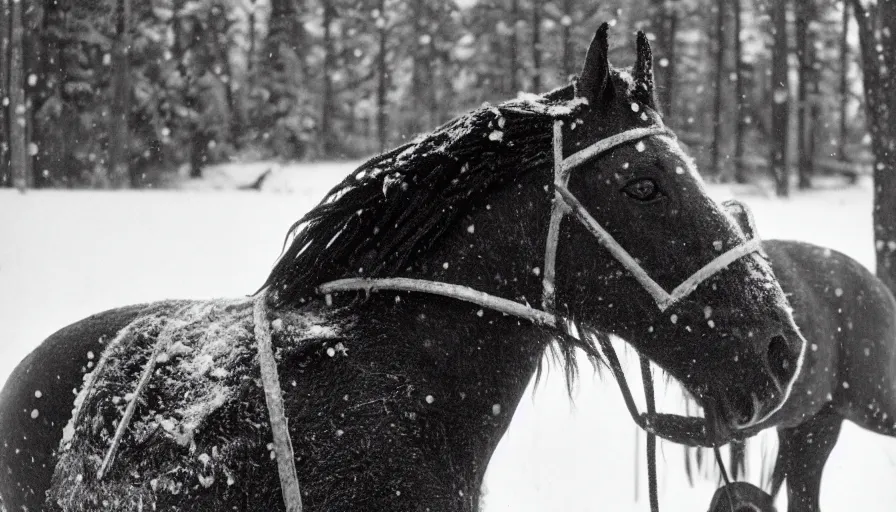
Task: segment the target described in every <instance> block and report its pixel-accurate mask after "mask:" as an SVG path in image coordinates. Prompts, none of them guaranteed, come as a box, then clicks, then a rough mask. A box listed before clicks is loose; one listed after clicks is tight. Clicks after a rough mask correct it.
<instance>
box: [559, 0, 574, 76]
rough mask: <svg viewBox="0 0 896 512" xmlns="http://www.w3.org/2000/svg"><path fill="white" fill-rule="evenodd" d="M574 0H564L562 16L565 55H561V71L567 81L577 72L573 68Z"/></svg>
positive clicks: (561, 31) (561, 29) (561, 33)
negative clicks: (572, 28) (572, 27)
mask: <svg viewBox="0 0 896 512" xmlns="http://www.w3.org/2000/svg"><path fill="white" fill-rule="evenodd" d="M571 26H572V0H563V15H562V17H561V18H560V38H561V39H562V41H561V46H562V48H563V56H562V57H561V64H560V72H561V73H562V74H563V77H562V78H563V80H564V81H566V80H568V79H569V77H570V76H571V75H572V74H573V73H575V70H574V69H573V66H574V64H573V55H572V30H570V27H571Z"/></svg>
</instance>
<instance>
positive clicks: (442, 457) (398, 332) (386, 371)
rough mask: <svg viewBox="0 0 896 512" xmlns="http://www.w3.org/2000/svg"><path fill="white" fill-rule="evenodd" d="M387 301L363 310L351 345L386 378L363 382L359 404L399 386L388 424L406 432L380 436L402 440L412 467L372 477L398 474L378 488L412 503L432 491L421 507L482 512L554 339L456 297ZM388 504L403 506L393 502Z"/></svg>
mask: <svg viewBox="0 0 896 512" xmlns="http://www.w3.org/2000/svg"><path fill="white" fill-rule="evenodd" d="M381 295H382V296H380V297H377V298H376V299H375V300H373V301H370V302H368V303H366V304H364V305H361V306H358V307H357V308H353V309H354V311H353V315H352V316H353V320H352V323H353V329H352V335H351V339H349V340H347V341H346V342H345V343H346V345H347V346H348V347H349V355H348V358H356V359H357V360H360V361H363V364H364V365H365V367H366V368H368V369H373V368H376V369H377V370H376V371H377V373H379V374H380V375H383V377H382V378H381V379H378V380H379V382H377V383H371V381H370V376H369V374H366V375H363V376H361V378H360V379H359V382H357V384H358V385H361V386H363V387H364V388H365V389H364V392H362V394H361V396H358V398H357V399H356V400H350V401H353V402H354V401H357V402H358V403H365V402H367V401H369V400H371V399H375V398H379V397H370V396H367V395H369V394H370V389H380V390H382V388H383V387H384V386H385V387H387V388H389V389H390V390H391V396H392V397H393V398H392V400H393V402H392V403H391V404H390V405H389V406H387V407H385V408H384V409H383V414H384V415H386V416H388V421H385V419H386V418H384V419H383V420H384V421H382V422H380V424H381V425H385V424H391V425H398V427H396V428H392V429H383V431H381V432H380V433H379V434H380V435H383V436H385V437H387V438H390V437H394V438H395V443H394V444H392V446H395V445H400V446H403V447H404V450H405V451H404V452H403V453H401V454H393V456H396V455H397V456H398V457H399V458H401V459H403V460H404V461H405V462H404V463H402V464H400V465H398V466H397V467H395V468H390V470H389V471H384V472H382V473H380V472H378V471H374V472H371V474H388V475H390V476H389V478H390V481H389V482H378V483H377V485H387V486H395V485H401V486H402V488H401V493H402V494H401V496H403V497H404V498H405V499H413V496H414V493H421V492H424V490H427V489H428V490H427V491H425V494H426V495H421V496H420V500H421V501H420V503H433V502H434V501H435V502H439V501H440V500H439V499H434V496H441V497H443V498H444V499H445V500H447V501H448V502H450V503H451V505H450V507H448V508H450V509H452V510H476V509H477V507H478V496H479V488H480V486H481V483H482V479H483V477H484V475H485V470H486V467H487V465H488V462H489V459H490V458H491V456H492V453H493V452H494V450H495V448H496V447H497V445H498V442H499V441H500V439H501V437H502V436H503V434H504V432H505V431H506V430H507V427H508V426H509V424H510V421H511V418H512V416H513V413H514V411H515V410H516V407H517V405H518V404H519V401H520V399H521V398H522V396H523V394H524V393H525V390H526V388H527V385H528V384H529V381H530V379H531V377H532V375H533V373H534V372H535V369H536V367H537V365H538V362H539V360H540V358H541V356H542V354H543V351H544V348H545V346H546V344H547V343H548V342H549V340H550V333H549V332H547V331H545V330H543V329H541V328H538V327H535V326H533V325H532V324H531V323H529V322H528V321H526V320H520V319H516V318H512V317H507V316H504V315H502V314H501V313H496V312H492V311H488V310H483V309H481V308H479V307H478V306H475V305H472V304H467V303H464V302H460V301H456V300H454V299H446V298H441V297H435V296H420V295H417V296H414V295H408V294H401V295H400V297H401V298H400V300H399V301H398V302H395V297H396V296H397V295H396V294H391V293H388V294H387V293H384V294H381ZM371 371H373V370H371ZM352 398H354V396H353V397H352ZM408 432H413V435H410V436H409V435H407V434H408ZM410 460H416V461H418V465H414V464H407V463H406V462H407V461H410ZM421 469H425V472H421ZM421 479H422V480H425V481H420V480H421ZM396 482H400V484H399V483H396ZM410 482H415V484H413V485H408V484H409V483H410ZM371 483H372V482H371ZM387 498H388V499H389V500H391V499H392V498H391V496H390V497H387ZM381 505H383V506H384V509H390V510H400V509H402V507H401V506H397V504H396V503H394V502H391V501H388V502H386V501H384V502H383V503H381ZM438 509H439V507H438V506H436V507H433V508H432V510H438Z"/></svg>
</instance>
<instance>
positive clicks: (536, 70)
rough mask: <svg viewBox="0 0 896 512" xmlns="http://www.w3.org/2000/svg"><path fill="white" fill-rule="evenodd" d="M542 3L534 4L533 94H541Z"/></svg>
mask: <svg viewBox="0 0 896 512" xmlns="http://www.w3.org/2000/svg"><path fill="white" fill-rule="evenodd" d="M541 9H542V6H541V3H540V2H532V92H535V93H538V92H541Z"/></svg>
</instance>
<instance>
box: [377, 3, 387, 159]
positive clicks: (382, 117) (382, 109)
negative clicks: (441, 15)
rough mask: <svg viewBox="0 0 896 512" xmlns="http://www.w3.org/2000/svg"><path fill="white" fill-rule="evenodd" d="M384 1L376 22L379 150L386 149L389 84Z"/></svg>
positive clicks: (380, 6)
mask: <svg viewBox="0 0 896 512" xmlns="http://www.w3.org/2000/svg"><path fill="white" fill-rule="evenodd" d="M385 4H386V1H385V0H380V5H379V8H380V9H379V16H380V17H379V19H378V20H377V24H378V26H379V29H380V47H379V53H378V54H377V77H378V80H377V87H376V105H377V112H376V131H377V135H378V136H379V143H380V151H385V150H386V139H387V135H386V92H387V89H388V84H389V70H388V69H387V68H386V51H387V42H388V37H389V34H388V31H387V27H386V11H385V7H386V5H385Z"/></svg>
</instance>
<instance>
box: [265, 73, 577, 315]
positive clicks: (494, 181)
mask: <svg viewBox="0 0 896 512" xmlns="http://www.w3.org/2000/svg"><path fill="white" fill-rule="evenodd" d="M572 96H573V94H572V87H571V86H566V87H563V88H560V89H557V90H555V91H552V92H550V93H547V94H545V95H541V96H534V95H531V96H528V97H525V98H522V99H517V100H512V101H508V102H505V103H502V104H500V105H498V106H497V107H492V106H484V107H482V108H479V109H477V110H474V111H472V112H470V113H467V114H465V115H462V116H460V117H458V118H455V119H454V120H452V121H450V122H448V123H446V124H445V125H443V126H441V127H439V128H437V129H436V130H435V131H433V132H431V133H429V134H426V135H423V136H421V137H419V138H418V139H417V140H415V141H413V142H410V143H408V144H405V145H403V146H400V147H398V148H396V149H394V150H392V151H389V152H386V153H383V154H381V155H378V156H375V157H373V158H371V159H370V160H368V161H367V162H365V163H364V164H362V165H361V166H360V167H359V168H358V169H356V170H355V171H354V172H352V173H351V174H349V175H348V176H347V177H346V178H345V179H344V180H342V182H341V183H339V184H338V185H336V186H335V187H334V188H333V189H332V190H330V192H329V193H327V195H326V196H325V197H324V198H323V200H322V201H321V202H320V204H318V205H317V206H316V207H315V208H314V209H312V210H311V211H309V212H308V213H307V214H305V216H304V217H302V218H301V219H300V220H299V221H297V222H296V223H295V224H293V225H292V227H290V229H289V232H288V233H287V236H286V239H287V241H288V245H287V244H284V246H285V249H284V251H283V253H282V254H281V256H280V258H279V259H278V260H277V262H276V263H275V265H274V267H273V269H272V270H271V273H270V275H269V276H268V278H267V281H266V282H265V283H264V285H263V288H264V287H267V289H268V290H269V292H270V294H271V301H272V305H273V306H283V305H287V304H295V303H304V302H306V301H307V300H308V299H309V298H310V297H311V296H313V295H315V287H316V286H318V285H319V284H320V283H323V282H327V281H331V280H334V279H340V278H344V277H362V276H363V277H386V276H394V275H395V274H396V273H397V272H399V271H401V270H403V269H404V268H406V267H407V266H408V265H409V264H410V263H411V262H412V261H413V259H414V258H415V257H416V256H418V255H420V254H422V253H425V252H426V251H427V249H429V248H430V247H432V246H433V245H434V244H435V243H436V242H437V241H438V240H439V239H440V237H441V235H443V234H444V233H445V232H446V231H447V230H448V229H449V228H450V227H451V226H452V225H453V224H454V223H455V221H456V220H457V219H458V217H459V216H461V215H464V214H466V213H468V212H469V210H470V207H471V206H474V205H475V204H477V203H478V202H483V201H484V200H485V199H486V198H487V197H488V196H489V195H490V194H491V193H492V192H493V191H494V190H495V189H496V188H497V187H500V186H502V185H504V184H507V183H509V182H512V181H513V180H514V179H516V178H517V177H519V176H520V175H522V174H524V173H526V172H528V171H531V170H533V169H539V168H544V167H545V166H549V165H552V162H553V156H552V154H553V151H552V149H551V140H552V123H553V121H554V120H555V119H563V118H570V117H571V116H573V115H574V113H575V111H576V110H577V108H578V107H579V105H580V102H576V101H570V100H572V99H573V98H572Z"/></svg>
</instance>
